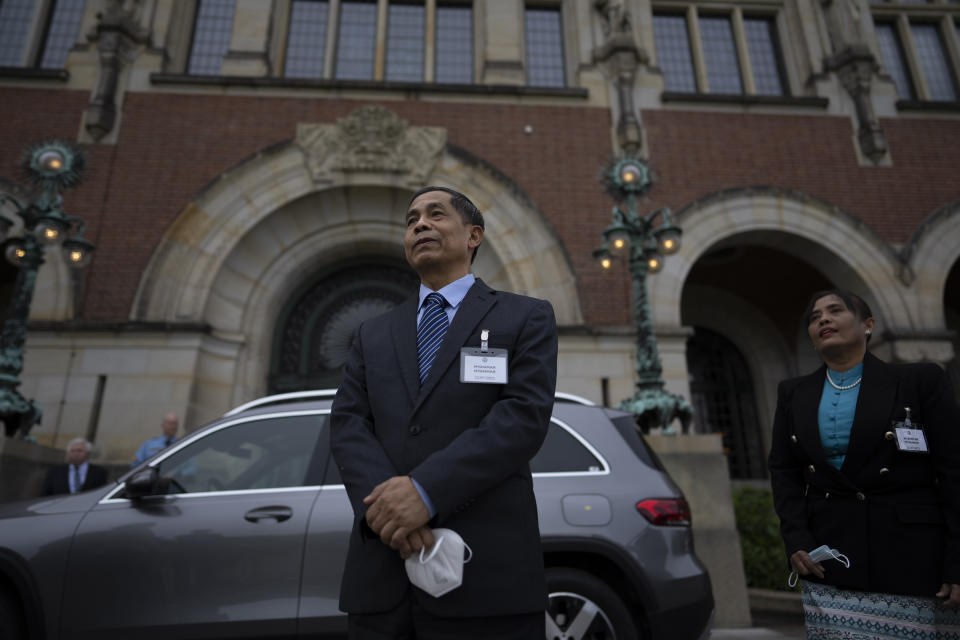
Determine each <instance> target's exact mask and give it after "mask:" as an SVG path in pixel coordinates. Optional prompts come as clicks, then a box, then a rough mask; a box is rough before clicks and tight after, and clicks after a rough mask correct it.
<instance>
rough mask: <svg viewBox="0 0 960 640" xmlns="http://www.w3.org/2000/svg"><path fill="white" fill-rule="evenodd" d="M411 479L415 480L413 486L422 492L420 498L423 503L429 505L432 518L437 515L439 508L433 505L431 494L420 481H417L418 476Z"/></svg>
mask: <svg viewBox="0 0 960 640" xmlns="http://www.w3.org/2000/svg"><path fill="white" fill-rule="evenodd" d="M410 480H412V481H413V486H414V487H415V488H416V490H417V493H419V494H420V499H421V500H423V504H424V505H425V506H426V507H427V511H428V512H429V513H430V519H431V520H432V519H433V517H434V516H435V515H437V510H436V508H435V507H434V506H433V502H432V501H431V500H430V496H428V495H427V492H426V491H425V490H424V488H423V487H421V486H420V483H419V482H417V479H416V478H413V477H411V478H410Z"/></svg>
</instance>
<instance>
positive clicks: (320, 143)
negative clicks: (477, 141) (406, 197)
mask: <svg viewBox="0 0 960 640" xmlns="http://www.w3.org/2000/svg"><path fill="white" fill-rule="evenodd" d="M296 142H297V145H298V146H299V147H300V148H301V149H302V150H303V152H304V154H305V155H306V157H307V165H308V166H309V167H310V171H311V173H312V175H313V177H314V179H315V180H317V181H318V182H324V183H326V182H336V181H337V177H338V174H340V175H342V174H348V173H358V172H365V173H387V174H393V175H395V176H396V177H397V178H399V179H400V181H401V182H404V183H406V184H408V185H409V186H420V185H422V184H423V183H424V182H425V181H426V179H427V176H429V175H430V174H431V173H433V170H434V168H435V167H436V165H437V162H438V161H439V159H440V155H441V154H442V153H443V149H444V147H445V146H446V144H447V131H446V129H444V128H442V127H411V126H410V125H409V123H408V122H407V121H406V120H401V119H400V118H399V117H398V116H397V114H395V113H394V112H392V111H390V110H389V109H387V108H385V107H381V106H377V105H367V106H363V107H360V108H358V109H355V110H354V111H352V112H351V113H350V114H349V115H348V116H347V117H345V118H340V119H339V120H337V123H336V124H312V123H309V124H307V123H301V124H299V125H297V139H296Z"/></svg>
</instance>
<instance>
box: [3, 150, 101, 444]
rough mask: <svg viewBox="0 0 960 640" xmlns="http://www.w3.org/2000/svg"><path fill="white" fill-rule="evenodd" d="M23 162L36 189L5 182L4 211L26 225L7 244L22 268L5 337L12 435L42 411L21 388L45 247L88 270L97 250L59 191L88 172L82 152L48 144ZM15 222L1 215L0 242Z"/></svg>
mask: <svg viewBox="0 0 960 640" xmlns="http://www.w3.org/2000/svg"><path fill="white" fill-rule="evenodd" d="M22 164H23V168H24V171H25V173H26V176H27V178H28V179H29V180H30V182H31V183H32V186H33V188H32V189H31V188H28V187H24V186H21V185H18V184H16V183H13V182H10V181H7V180H0V211H2V209H3V208H5V205H7V204H10V205H12V207H13V208H14V209H15V213H16V215H17V217H19V218H20V220H21V221H22V223H23V234H22V235H21V236H20V237H16V238H9V239H7V240H6V242H5V243H4V244H5V249H4V255H5V257H6V259H7V260H8V261H9V262H10V263H11V264H13V265H14V266H15V267H17V269H18V271H17V279H16V282H15V283H14V285H13V292H12V294H11V296H10V304H9V306H8V307H7V316H6V320H5V321H4V323H3V332H2V334H0V420H2V421H3V424H4V429H5V431H6V435H7V436H13V435H14V434H16V433H17V432H19V433H20V435H21V436H25V435H27V433H28V432H29V431H30V428H31V427H32V426H33V425H34V424H36V423H37V422H39V421H40V417H41V411H40V408H39V407H38V406H37V405H36V404H35V403H34V402H33V400H26V399H24V397H23V396H21V395H20V392H19V391H18V390H17V387H18V386H20V378H19V376H20V371H21V370H22V369H23V346H24V342H25V340H26V332H27V317H28V316H29V315H30V303H31V302H32V300H33V290H34V286H35V285H36V281H37V271H38V270H39V269H40V265H42V264H43V258H44V253H45V252H46V247H48V246H51V245H56V244H61V246H62V248H63V251H64V254H65V255H66V258H67V263H68V264H69V265H70V266H72V267H77V268H80V267H83V266H85V265H86V264H87V263H88V262H89V261H90V256H91V254H92V252H93V244H92V243H90V242H88V241H87V240H84V239H83V230H84V227H86V223H85V222H84V221H83V220H81V219H80V218H77V217H74V216H68V215H65V214H64V213H63V211H61V207H62V205H63V199H62V198H61V196H60V192H61V191H64V190H65V189H69V188H70V187H72V186H74V185H76V184H77V182H79V180H80V173H81V172H82V171H83V165H84V158H83V154H81V152H80V150H79V149H77V148H76V147H74V146H72V145H70V144H68V143H66V142H61V141H57V140H54V141H50V142H44V143H41V144H37V145H35V146H33V147H31V148H29V149H27V150H26V151H25V152H24V154H23V163H22ZM13 224H14V223H13V221H12V220H10V219H9V218H7V217H5V216H3V215H0V241H2V240H4V239H5V238H6V236H7V233H8V232H9V231H10V228H11V227H12V226H13Z"/></svg>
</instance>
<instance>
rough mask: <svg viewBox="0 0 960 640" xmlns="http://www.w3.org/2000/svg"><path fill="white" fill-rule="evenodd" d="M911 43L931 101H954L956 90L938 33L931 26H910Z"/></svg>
mask: <svg viewBox="0 0 960 640" xmlns="http://www.w3.org/2000/svg"><path fill="white" fill-rule="evenodd" d="M910 31H912V32H913V43H914V45H915V46H916V47H917V61H918V62H919V63H920V68H921V69H922V70H923V77H924V78H925V79H926V81H927V89H929V91H930V99H931V100H956V99H957V89H956V87H955V86H954V84H953V78H951V77H950V76H951V69H950V63H948V62H947V52H946V49H945V48H944V46H943V40H941V39H940V31H939V29H938V28H937V26H936V25H933V24H912V25H910Z"/></svg>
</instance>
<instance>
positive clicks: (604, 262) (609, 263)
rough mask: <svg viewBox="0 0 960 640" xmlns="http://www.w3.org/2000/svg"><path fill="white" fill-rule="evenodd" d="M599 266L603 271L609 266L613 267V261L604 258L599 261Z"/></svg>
mask: <svg viewBox="0 0 960 640" xmlns="http://www.w3.org/2000/svg"><path fill="white" fill-rule="evenodd" d="M600 266H601V267H603V268H604V269H609V268H610V267H611V266H613V260H611V259H610V258H604V259H603V260H601V261H600Z"/></svg>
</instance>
